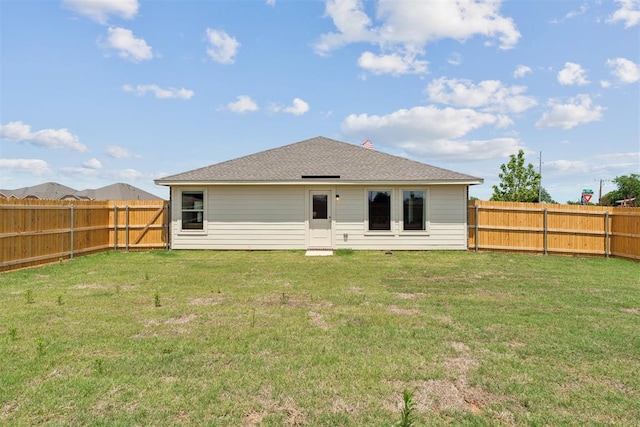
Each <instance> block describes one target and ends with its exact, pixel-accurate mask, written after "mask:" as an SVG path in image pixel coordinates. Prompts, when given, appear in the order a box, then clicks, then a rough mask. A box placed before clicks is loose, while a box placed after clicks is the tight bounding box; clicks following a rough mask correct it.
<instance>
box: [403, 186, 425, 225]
mask: <svg viewBox="0 0 640 427" xmlns="http://www.w3.org/2000/svg"><path fill="white" fill-rule="evenodd" d="M424 196H425V192H424V191H403V192H402V218H403V224H404V226H403V228H404V230H425V205H424V199H425V197H424Z"/></svg>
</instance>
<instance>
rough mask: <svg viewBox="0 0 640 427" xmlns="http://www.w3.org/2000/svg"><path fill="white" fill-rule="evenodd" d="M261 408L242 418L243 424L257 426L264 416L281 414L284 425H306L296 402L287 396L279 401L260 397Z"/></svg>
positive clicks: (261, 422)
mask: <svg viewBox="0 0 640 427" xmlns="http://www.w3.org/2000/svg"><path fill="white" fill-rule="evenodd" d="M262 400H263V402H262V404H263V410H262V411H253V412H251V413H249V414H248V415H247V416H246V417H245V418H244V425H246V426H258V425H262V424H263V421H264V418H265V417H268V416H269V415H277V414H282V415H284V417H285V422H284V425H286V426H301V425H306V417H305V415H304V412H303V411H302V410H301V409H300V407H299V406H298V404H297V403H296V402H295V400H293V399H292V398H290V397H288V398H286V399H285V401H284V402H282V403H279V402H275V401H273V400H271V399H270V398H266V397H264V398H262Z"/></svg>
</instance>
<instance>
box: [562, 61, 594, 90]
mask: <svg viewBox="0 0 640 427" xmlns="http://www.w3.org/2000/svg"><path fill="white" fill-rule="evenodd" d="M558 82H559V83H560V84H561V85H578V86H583V85H586V84H588V83H589V80H587V72H586V70H585V69H584V68H582V66H581V65H580V64H576V63H573V62H565V64H564V68H563V69H562V70H560V72H559V73H558Z"/></svg>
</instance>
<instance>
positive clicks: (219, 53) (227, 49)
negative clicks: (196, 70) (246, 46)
mask: <svg viewBox="0 0 640 427" xmlns="http://www.w3.org/2000/svg"><path fill="white" fill-rule="evenodd" d="M207 42H208V43H209V46H208V47H207V55H209V56H210V57H211V59H213V60H214V61H216V62H219V63H220V64H233V63H234V62H235V56H236V55H237V54H238V48H239V47H240V43H239V42H238V40H236V39H235V38H234V37H231V36H230V35H229V34H227V33H226V32H224V31H222V30H213V29H211V28H207Z"/></svg>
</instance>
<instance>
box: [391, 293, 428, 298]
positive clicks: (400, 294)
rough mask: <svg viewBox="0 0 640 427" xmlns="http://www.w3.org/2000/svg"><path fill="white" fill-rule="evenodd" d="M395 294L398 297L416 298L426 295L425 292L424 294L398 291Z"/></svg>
mask: <svg viewBox="0 0 640 427" xmlns="http://www.w3.org/2000/svg"><path fill="white" fill-rule="evenodd" d="M394 296H395V297H396V298H397V299H416V298H420V297H422V296H424V294H422V293H409V294H404V293H397V294H395V295H394Z"/></svg>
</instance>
